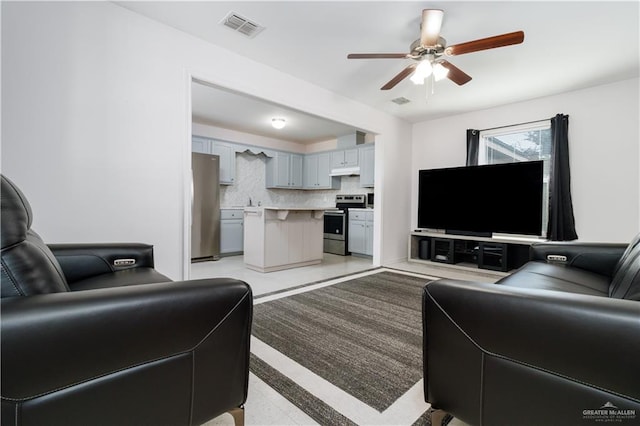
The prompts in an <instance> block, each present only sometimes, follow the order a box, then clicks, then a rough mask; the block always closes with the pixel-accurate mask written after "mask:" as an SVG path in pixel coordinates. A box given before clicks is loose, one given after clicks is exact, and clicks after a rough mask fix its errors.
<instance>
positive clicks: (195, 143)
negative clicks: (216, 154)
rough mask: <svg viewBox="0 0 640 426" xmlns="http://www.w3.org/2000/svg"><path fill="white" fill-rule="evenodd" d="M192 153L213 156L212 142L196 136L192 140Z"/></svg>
mask: <svg viewBox="0 0 640 426" xmlns="http://www.w3.org/2000/svg"><path fill="white" fill-rule="evenodd" d="M191 151H192V152H197V153H200V154H212V152H211V140H210V139H205V138H200V137H197V136H194V137H192V138H191Z"/></svg>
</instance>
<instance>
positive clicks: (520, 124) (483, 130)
mask: <svg viewBox="0 0 640 426" xmlns="http://www.w3.org/2000/svg"><path fill="white" fill-rule="evenodd" d="M551 118H553V117H551ZM551 118H543V119H541V120H533V121H527V122H524V123H517V124H509V125H508V126H498V127H491V128H489V129H480V130H478V132H486V131H487V130H497V129H505V128H507V127H515V126H523V125H525V124H533V123H539V122H541V121H547V120H551Z"/></svg>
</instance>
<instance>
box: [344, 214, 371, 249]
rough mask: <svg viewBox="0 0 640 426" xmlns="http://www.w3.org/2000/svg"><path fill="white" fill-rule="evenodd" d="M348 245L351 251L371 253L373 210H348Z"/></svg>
mask: <svg viewBox="0 0 640 426" xmlns="http://www.w3.org/2000/svg"><path fill="white" fill-rule="evenodd" d="M348 247H349V251H350V252H351V253H355V254H363V255H366V256H372V255H373V210H371V209H350V210H349V241H348Z"/></svg>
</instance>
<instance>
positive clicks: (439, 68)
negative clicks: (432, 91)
mask: <svg viewBox="0 0 640 426" xmlns="http://www.w3.org/2000/svg"><path fill="white" fill-rule="evenodd" d="M447 74H449V68H447V67H445V66H444V65H442V64H441V63H440V62H438V63H436V64H435V65H434V66H433V77H434V78H435V79H436V81H440V80H442V79H443V78H446V77H447Z"/></svg>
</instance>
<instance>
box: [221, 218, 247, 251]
mask: <svg viewBox="0 0 640 426" xmlns="http://www.w3.org/2000/svg"><path fill="white" fill-rule="evenodd" d="M243 251H244V212H243V210H242V209H221V210H220V254H223V255H232V254H241V253H242V252H243Z"/></svg>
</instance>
